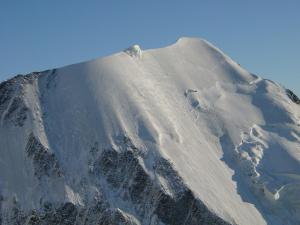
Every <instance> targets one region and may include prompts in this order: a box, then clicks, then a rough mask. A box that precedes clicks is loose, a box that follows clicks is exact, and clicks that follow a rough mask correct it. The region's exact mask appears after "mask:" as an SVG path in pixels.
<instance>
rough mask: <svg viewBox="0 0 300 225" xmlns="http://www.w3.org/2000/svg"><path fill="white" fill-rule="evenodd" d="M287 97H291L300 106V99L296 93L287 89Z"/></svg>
mask: <svg viewBox="0 0 300 225" xmlns="http://www.w3.org/2000/svg"><path fill="white" fill-rule="evenodd" d="M286 93H287V95H288V96H289V98H290V99H291V100H292V101H293V102H294V103H296V104H299V105H300V99H299V98H298V96H297V95H295V93H294V92H292V91H291V90H289V89H287V90H286Z"/></svg>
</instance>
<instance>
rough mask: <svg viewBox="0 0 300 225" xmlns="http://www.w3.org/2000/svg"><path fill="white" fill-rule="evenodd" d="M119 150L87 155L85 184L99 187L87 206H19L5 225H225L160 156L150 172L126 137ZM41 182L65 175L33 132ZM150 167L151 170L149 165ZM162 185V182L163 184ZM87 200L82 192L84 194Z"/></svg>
mask: <svg viewBox="0 0 300 225" xmlns="http://www.w3.org/2000/svg"><path fill="white" fill-rule="evenodd" d="M118 145H119V146H117V148H112V147H111V148H107V149H99V145H98V143H95V144H94V145H93V146H92V147H91V149H90V151H89V154H90V156H91V158H90V160H89V162H88V163H89V166H88V172H87V173H88V176H89V177H88V179H85V180H83V181H82V182H81V184H80V186H81V188H82V190H84V191H87V189H86V188H87V187H88V185H92V186H94V187H97V190H99V191H98V192H96V193H94V194H93V195H92V196H93V197H92V199H91V198H89V200H88V198H86V199H84V200H83V202H84V204H81V205H75V204H74V203H71V202H61V203H58V202H44V203H40V204H42V205H41V206H40V208H38V209H32V210H31V211H29V212H28V211H25V210H24V209H22V207H20V206H19V205H18V204H17V201H15V204H14V206H13V208H12V209H11V210H10V211H11V212H12V213H11V216H9V219H6V221H7V222H5V223H2V224H13V225H94V224H95V225H139V224H142V225H144V224H145V225H182V224H186V225H202V224H205V225H206V224H214V225H219V224H221V225H227V224H229V223H227V222H225V221H224V220H222V219H221V218H219V217H218V216H216V215H215V214H214V213H213V212H211V211H210V210H209V209H208V208H207V207H206V206H205V205H204V204H203V203H202V202H201V201H200V200H199V199H197V198H196V197H195V196H194V194H193V193H192V191H191V190H190V189H189V188H188V187H187V186H186V185H185V184H184V182H183V181H182V178H181V177H180V176H179V174H178V173H177V171H175V170H174V169H173V166H172V163H171V162H170V161H168V160H166V159H164V158H161V157H160V156H157V158H156V159H155V160H154V164H153V165H152V167H151V168H147V167H146V162H145V161H144V157H145V156H144V155H143V154H144V153H143V152H142V151H141V150H139V149H138V148H137V147H136V146H135V145H134V144H133V142H132V141H131V139H130V138H128V137H123V138H122V139H121V141H120V142H119V143H118ZM26 152H27V155H28V157H29V158H30V159H31V160H32V161H33V164H34V172H35V176H36V177H37V179H39V180H40V179H42V178H43V177H44V176H47V177H48V178H50V179H51V178H52V177H61V178H62V179H66V178H65V177H64V176H63V173H62V170H61V169H60V166H59V162H58V160H57V159H56V157H55V155H54V154H53V153H51V152H50V150H49V149H47V148H46V147H45V146H43V144H42V143H41V142H40V141H39V140H38V138H37V137H35V136H34V135H33V134H32V133H31V134H30V135H29V138H28V143H27V146H26ZM148 166H149V165H148ZM160 180H163V182H161V181H160ZM82 194H83V195H82V196H84V194H85V193H84V192H83V193H82Z"/></svg>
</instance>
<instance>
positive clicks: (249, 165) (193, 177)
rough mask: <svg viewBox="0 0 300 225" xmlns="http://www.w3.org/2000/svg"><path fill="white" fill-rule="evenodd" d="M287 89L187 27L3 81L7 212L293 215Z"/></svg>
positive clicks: (163, 219) (74, 217)
mask: <svg viewBox="0 0 300 225" xmlns="http://www.w3.org/2000/svg"><path fill="white" fill-rule="evenodd" d="M293 96H294V95H292V94H291V93H290V92H288V91H287V90H285V89H284V88H283V87H281V86H280V85H278V84H276V83H273V82H270V81H268V80H264V79H262V78H259V77H258V76H256V75H253V74H251V73H249V72H247V71H246V70H244V69H243V68H241V67H240V66H239V65H238V64H237V63H235V62H234V61H233V60H232V59H230V58H229V57H228V56H226V55H224V53H223V52H222V51H220V50H219V49H217V48H216V47H214V46H213V45H211V44H209V43H208V42H207V41H204V40H201V39H195V38H181V39H179V40H178V41H177V42H176V43H175V44H173V45H170V46H168V47H166V48H160V49H157V50H153V49H152V50H146V51H144V50H141V49H140V47H138V46H134V47H133V48H129V49H126V50H124V51H123V52H120V53H116V54H113V55H111V56H107V57H104V58H100V59H95V60H91V61H88V62H83V63H79V64H73V65H70V66H65V67H62V68H59V69H54V70H48V71H44V72H40V73H32V74H31V75H28V76H19V77H16V78H13V79H11V80H9V81H6V82H3V83H1V85H0V115H1V129H0V144H1V145H2V146H5V149H2V151H1V155H2V156H3V159H2V160H1V163H0V166H1V170H2V172H1V173H0V177H1V179H2V180H3V181H4V182H2V183H0V190H1V193H3V194H2V195H3V200H2V201H1V204H2V209H4V210H2V212H1V215H2V216H1V218H2V220H3V221H5V222H3V224H16V223H17V222H16V221H17V220H20V221H21V222H19V223H21V224H34V223H33V222H30V221H29V219H30V218H32V217H34V218H35V219H34V220H37V221H40V222H39V223H41V224H43V223H48V224H57V223H62V221H67V220H70V221H71V222H69V223H67V224H94V223H95V224H96V223H97V222H96V221H98V223H100V224H113V223H115V224H153V225H154V224H157V225H158V224H183V223H184V222H183V221H185V224H209V223H212V224H216V223H218V224H227V223H231V224H235V223H236V224H282V223H283V222H282V221H285V222H287V223H286V224H294V223H295V222H296V221H297V222H298V221H299V218H298V217H297V213H293V210H296V212H298V211H297V210H299V209H298V208H297V204H298V203H297V201H298V200H299V198H297V197H296V196H297V193H298V190H300V189H298V187H299V183H298V178H297V174H299V171H300V170H299V154H298V150H299V140H300V138H299V137H300V129H299V126H300V125H299V124H300V122H299V121H300V119H299V118H300V111H299V106H298V105H297V104H295V103H297V98H295V97H293ZM12 137H13V138H12ZM270 159H272V160H270ZM7 162H9V163H7ZM15 165H18V166H19V167H15ZM10 171H14V173H13V174H11V172H10ZM24 171H25V172H24ZM273 173H274V174H273ZM124 178H126V179H124ZM144 183H146V184H147V185H146V186H145V185H144ZM20 184H21V186H22V187H23V188H24V189H25V190H27V191H24V190H23V189H22V188H20V187H19V185H20ZM87 190H89V191H87ZM88 193H89V194H88ZM289 196H295V197H294V198H290V197H289ZM97 199H98V200H97ZM148 202H151V204H150V206H148ZM69 203H70V204H69ZM194 203H195V204H194ZM49 204H50V205H53V204H54V206H51V207H50V206H49V207H50V208H51V210H50V211H47V207H46V208H45V205H49ZM185 204H186V206H185V207H183V206H180V205H185ZM95 205H97V207H96V206H95ZM93 207H96V208H97V210H94V213H92V212H91V211H93V210H92V209H93ZM284 207H286V208H287V209H284ZM295 207H296V208H295ZM14 208H17V209H18V210H19V211H24V212H23V214H22V213H20V212H19V213H17V216H15V217H14V216H12V215H11V214H12V212H14V210H12V209H14ZM5 209H7V210H5ZM8 209H10V210H8ZM30 210H35V214H32V213H31V214H30V213H29V214H28V212H30ZM6 211H7V212H6ZM47 212H48V214H47ZM89 212H90V214H89ZM55 214H57V215H59V216H58V217H59V218H61V220H60V221H56V220H54V215H55ZM81 214H83V215H82V216H80V215H81ZM88 214H89V215H90V216H87V215H88ZM33 215H34V216H33ZM168 215H169V216H168ZM3 218H4V219H3ZM12 218H13V219H12ZM89 220H92V221H93V222H87V221H89ZM28 221H29V222H28ZM49 221H50V222H49ZM51 221H52V222H51ZM72 221H73V222H72ZM120 221H121V222H120ZM225 221H226V222H225ZM276 221H277V222H276ZM278 221H279V222H278Z"/></svg>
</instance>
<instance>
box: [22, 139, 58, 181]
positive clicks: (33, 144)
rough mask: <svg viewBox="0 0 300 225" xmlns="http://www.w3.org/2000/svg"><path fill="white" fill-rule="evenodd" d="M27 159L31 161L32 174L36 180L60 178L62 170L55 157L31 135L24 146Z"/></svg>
mask: <svg viewBox="0 0 300 225" xmlns="http://www.w3.org/2000/svg"><path fill="white" fill-rule="evenodd" d="M26 152H27V155H28V157H30V158H31V159H32V160H33V164H34V173H35V176H36V177H37V178H38V179H41V177H42V176H56V177H61V176H62V170H61V169H60V167H59V163H58V161H57V160H56V158H55V155H54V154H53V153H51V152H49V150H48V149H47V148H46V147H44V146H43V145H42V144H41V143H40V141H39V140H38V139H37V138H36V137H35V136H34V135H33V134H32V133H31V134H30V135H29V138H28V142H27V145H26Z"/></svg>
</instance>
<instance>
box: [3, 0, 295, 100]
mask: <svg viewBox="0 0 300 225" xmlns="http://www.w3.org/2000/svg"><path fill="white" fill-rule="evenodd" d="M299 11H300V1H299V0H285V1H283V0H251V1H246V0H244V1H243V0H226V1H225V0H194V1H193V0H184V1H183V0H181V1H179V0H151V1H149V0H148V1H146V0H135V1H134V0H126V1H125V0H123V1H121V0H109V1H108V0H107V1H104V0H103V1H102V0H85V1H84V0H51V1H46V0H26V1H24V0H0V80H4V79H7V78H9V77H12V76H13V75H16V74H18V73H22V74H23V73H28V72H31V71H40V70H44V69H49V68H54V67H60V66H63V65H67V64H71V63H76V62H81V61H86V60H89V59H93V58H97V57H100V56H105V55H109V54H111V53H114V52H118V51H120V50H122V49H124V48H126V47H128V46H130V45H132V44H135V43H137V44H139V45H141V46H142V48H144V49H148V48H157V47H163V46H165V45H169V44H171V43H173V42H175V41H176V39H178V38H179V37H181V36H193V37H202V38H205V39H207V40H208V41H210V42H212V43H213V44H214V45H216V46H217V47H219V48H221V49H222V50H223V51H224V52H225V53H227V54H228V55H229V56H230V57H232V58H233V59H234V60H235V61H237V62H238V63H240V64H241V65H242V66H244V67H245V68H246V69H248V70H249V71H251V72H253V73H256V74H258V75H260V76H262V77H265V78H269V79H272V80H274V81H277V82H279V83H281V84H283V85H284V86H286V87H288V88H291V89H293V90H294V91H295V92H296V93H297V94H298V95H300V13H299Z"/></svg>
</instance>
